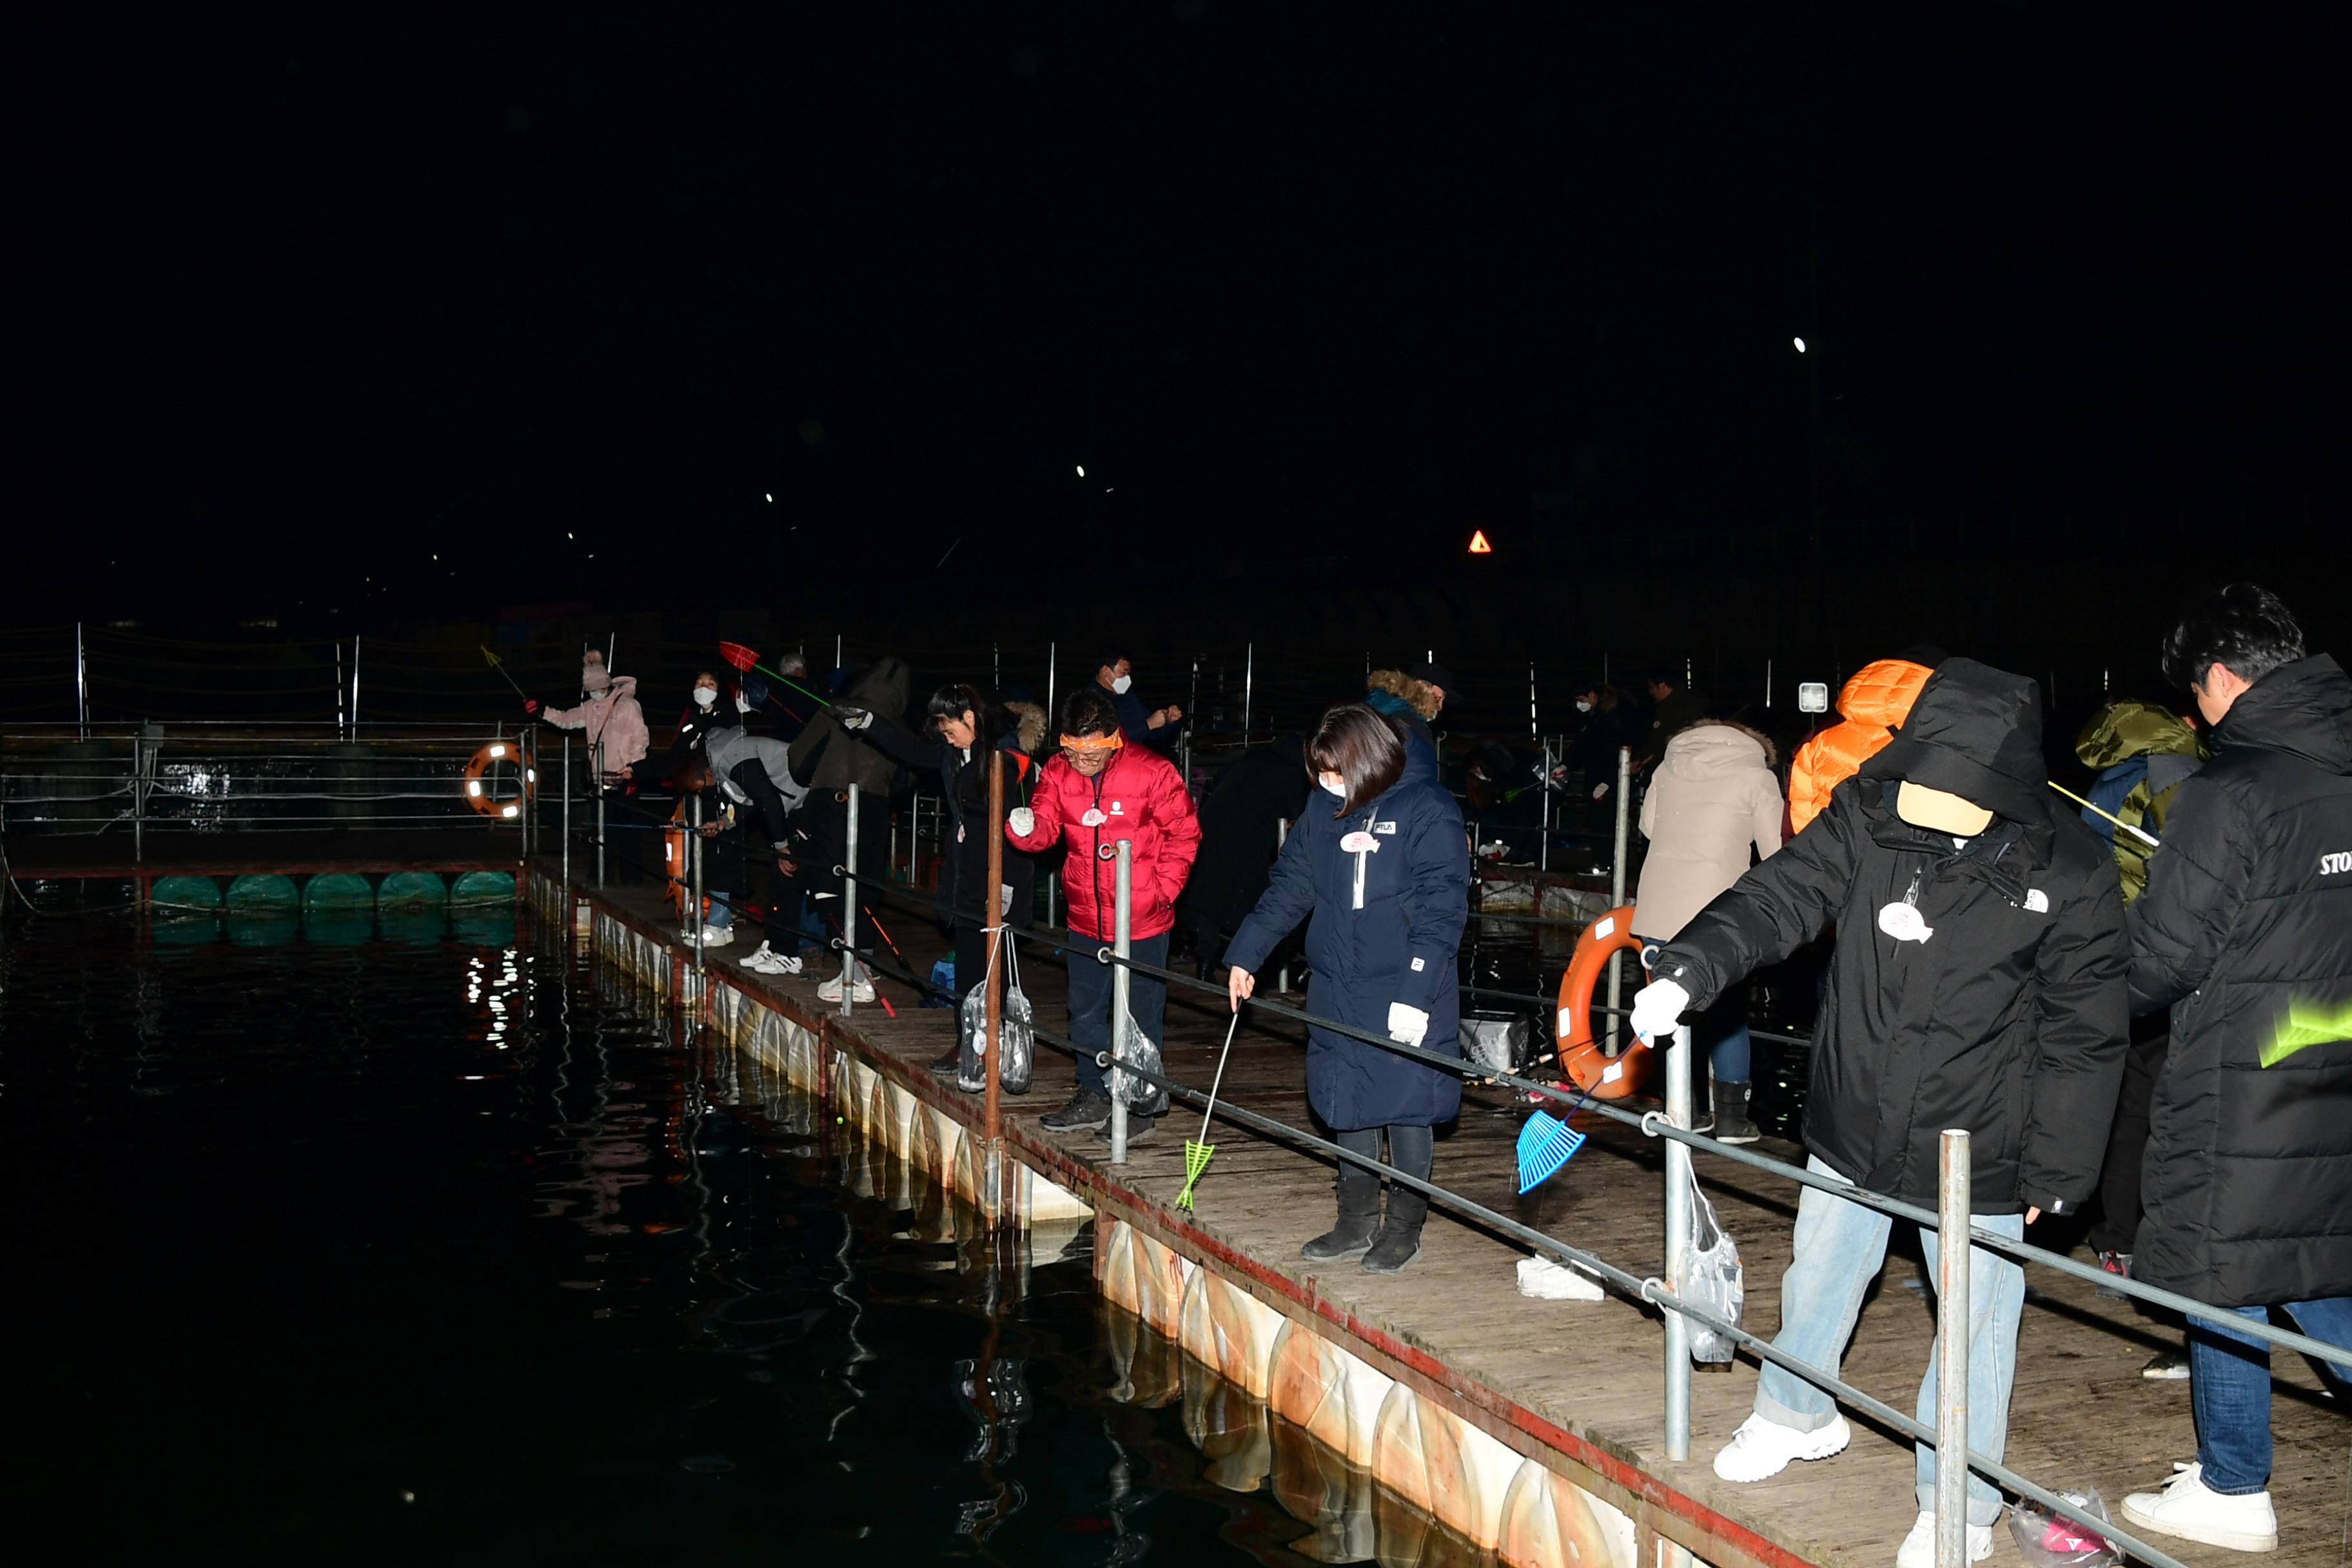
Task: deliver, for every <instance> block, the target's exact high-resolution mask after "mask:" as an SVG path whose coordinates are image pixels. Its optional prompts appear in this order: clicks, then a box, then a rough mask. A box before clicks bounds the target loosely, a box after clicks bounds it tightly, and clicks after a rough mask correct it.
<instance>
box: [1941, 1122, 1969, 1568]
mask: <svg viewBox="0 0 2352 1568" xmlns="http://www.w3.org/2000/svg"><path fill="white" fill-rule="evenodd" d="M1969 1185H1970V1183H1969V1130H1968V1129H1967V1128H1965V1127H1948V1128H1946V1129H1945V1130H1944V1135H1943V1138H1942V1139H1941V1140H1940V1145H1939V1147H1938V1149H1937V1168H1936V1258H1937V1270H1936V1272H1937V1275H1938V1279H1937V1281H1936V1358H1937V1359H1936V1568H1968V1563H1969V1316H1970V1313H1969Z"/></svg>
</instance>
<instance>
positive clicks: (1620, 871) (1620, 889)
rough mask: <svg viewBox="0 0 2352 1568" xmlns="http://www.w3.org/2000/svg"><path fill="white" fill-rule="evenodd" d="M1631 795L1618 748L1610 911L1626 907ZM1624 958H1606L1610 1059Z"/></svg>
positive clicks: (1627, 762) (1625, 760)
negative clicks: (1628, 819)
mask: <svg viewBox="0 0 2352 1568" xmlns="http://www.w3.org/2000/svg"><path fill="white" fill-rule="evenodd" d="M1632 799H1633V747H1631V746H1620V747H1618V748H1617V852H1616V853H1615V854H1614V855H1612V856H1611V857H1610V858H1609V907H1610V908H1611V909H1612V910H1622V909H1623V908H1624V907H1625V850H1626V833H1625V830H1626V827H1627V826H1628V822H1627V814H1628V813H1629V812H1630V811H1631V810H1632V809H1633V807H1632V805H1631V804H1630V803H1631V801H1632ZM1536 912H1537V913H1538V914H1540V913H1542V912H1543V911H1542V910H1540V909H1538V910H1537V911H1536ZM1624 956H1625V954H1624V952H1623V950H1622V949H1620V950H1619V951H1617V952H1612V953H1611V954H1610V955H1609V1044H1608V1045H1607V1047H1605V1049H1606V1051H1607V1054H1608V1055H1610V1056H1612V1057H1613V1056H1615V1055H1616V1054H1617V1026H1618V1024H1619V1023H1620V1022H1621V1021H1622V1019H1623V1016H1624V1015H1623V1014H1622V1013H1620V1012H1619V1011H1618V1005H1619V998H1620V997H1621V996H1622V994H1624V984H1625V973H1624V970H1623V969H1622V967H1621V964H1622V961H1623V959H1624Z"/></svg>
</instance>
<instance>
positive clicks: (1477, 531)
mask: <svg viewBox="0 0 2352 1568" xmlns="http://www.w3.org/2000/svg"><path fill="white" fill-rule="evenodd" d="M1470 553H1471V554H1473V555H1492V554H1493V553H1495V547H1494V546H1493V545H1491V544H1489V543H1487V542H1486V530H1485V529H1483V528H1474V529H1472V530H1471V531H1470Z"/></svg>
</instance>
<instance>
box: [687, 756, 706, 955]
mask: <svg viewBox="0 0 2352 1568" xmlns="http://www.w3.org/2000/svg"><path fill="white" fill-rule="evenodd" d="M688 800H690V801H691V802H692V803H693V804H692V805H688V807H687V829H686V853H687V855H688V860H687V865H688V867H689V868H691V869H692V872H693V881H692V882H691V883H690V884H689V890H688V893H687V900H688V901H687V906H686V923H687V928H688V930H690V931H693V932H694V994H695V996H696V998H697V999H699V998H701V997H702V996H704V995H706V994H708V993H707V991H706V990H705V988H704V985H703V974H704V961H703V953H702V792H701V791H700V790H695V791H693V792H692V793H691V794H690V795H688Z"/></svg>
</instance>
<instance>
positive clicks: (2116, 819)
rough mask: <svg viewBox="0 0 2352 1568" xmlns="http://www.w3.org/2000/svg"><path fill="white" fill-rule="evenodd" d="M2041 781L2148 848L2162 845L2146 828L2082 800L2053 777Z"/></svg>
mask: <svg viewBox="0 0 2352 1568" xmlns="http://www.w3.org/2000/svg"><path fill="white" fill-rule="evenodd" d="M2042 782H2043V783H2045V784H2048V785H2049V786H2050V787H2051V788H2052V789H2054V790H2056V791H2057V792H2058V793H2059V794H2060V795H2064V796H2065V797H2066V798H2067V799H2068V800H2071V801H2073V802H2074V804H2075V805H2079V806H2082V807H2083V808H2084V810H2086V811H2095V812H2097V813H2098V814H2099V815H2100V816H2104V817H2105V818H2106V819H2107V820H2108V821H2109V822H2112V823H2114V824H2115V825H2116V826H2117V827H2120V828H2122V829H2123V830H2124V831H2125V832H2126V833H2128V834H2130V835H2131V836H2132V837H2135V838H2137V839H2138V840H2139V841H2140V842H2141V843H2143V844H2145V845H2147V847H2149V848H2150V849H2159V848H2162V847H2163V846H2162V845H2160V844H2158V842H2157V840H2156V835H2155V834H2153V833H2150V832H2149V831H2148V830H2147V828H2145V827H2136V826H2133V825H2132V824H2130V823H2128V822H2126V821H2125V820H2124V819H2123V818H2122V817H2120V816H2116V814H2115V813H2114V812H2112V811H2109V810H2107V809H2105V807H2104V806H2096V805H2092V804H2091V803H2090V802H2089V801H2087V800H2084V798H2083V797H2082V796H2081V795H2076V794H2075V793H2074V791H2073V790H2071V789H2068V788H2067V787H2066V786H2065V785H2064V784H2060V783H2059V782H2058V781H2057V780H2055V779H2045V780H2043V781H2042Z"/></svg>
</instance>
